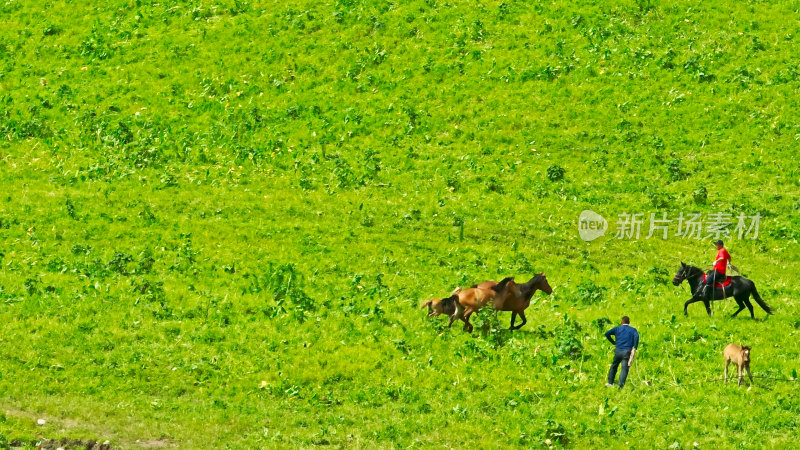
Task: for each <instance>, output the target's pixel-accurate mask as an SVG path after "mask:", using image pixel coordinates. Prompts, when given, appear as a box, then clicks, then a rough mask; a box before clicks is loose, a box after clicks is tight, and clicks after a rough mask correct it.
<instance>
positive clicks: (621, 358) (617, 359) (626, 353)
mask: <svg viewBox="0 0 800 450" xmlns="http://www.w3.org/2000/svg"><path fill="white" fill-rule="evenodd" d="M630 357H631V349H627V350H614V361H613V362H612V363H611V370H609V371H608V384H614V378H616V376H617V367H619V365H620V363H622V372H620V373H619V387H622V386H625V379H626V378H628V358H630Z"/></svg>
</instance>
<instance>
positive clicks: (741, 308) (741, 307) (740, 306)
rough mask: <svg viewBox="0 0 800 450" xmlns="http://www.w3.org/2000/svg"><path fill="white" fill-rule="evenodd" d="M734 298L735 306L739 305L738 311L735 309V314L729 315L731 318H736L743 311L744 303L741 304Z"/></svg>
mask: <svg viewBox="0 0 800 450" xmlns="http://www.w3.org/2000/svg"><path fill="white" fill-rule="evenodd" d="M734 298H735V299H736V304H737V305H739V309H737V310H736V312H735V313H733V314H732V315H731V317H736V315H737V314H739V313H740V312H742V311H744V303H743V302H742V300H741V299H739V298H736V297H734Z"/></svg>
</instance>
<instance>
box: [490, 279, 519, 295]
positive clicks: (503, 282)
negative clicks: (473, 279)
mask: <svg viewBox="0 0 800 450" xmlns="http://www.w3.org/2000/svg"><path fill="white" fill-rule="evenodd" d="M513 279H514V277H505V278H503V279H502V280H501V281H500V282H499V283H497V285H495V286H492V290H493V291H495V292H500V291H502V290H503V289H505V288H506V285H507V284H508V282H509V281H511V280H513Z"/></svg>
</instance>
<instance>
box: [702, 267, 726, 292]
mask: <svg viewBox="0 0 800 450" xmlns="http://www.w3.org/2000/svg"><path fill="white" fill-rule="evenodd" d="M723 281H725V274H723V273H720V272H718V271H717V270H716V269H715V270H711V271H709V272H708V273H707V274H706V288H705V291H704V292H705V296H706V298H709V299H710V298H711V296H712V295H713V294H714V283H716V282H719V283H722V282H723Z"/></svg>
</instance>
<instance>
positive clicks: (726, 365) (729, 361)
mask: <svg viewBox="0 0 800 450" xmlns="http://www.w3.org/2000/svg"><path fill="white" fill-rule="evenodd" d="M730 365H731V360H730V359H728V358H725V384H728V366H730Z"/></svg>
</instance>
